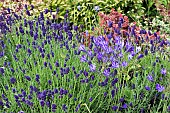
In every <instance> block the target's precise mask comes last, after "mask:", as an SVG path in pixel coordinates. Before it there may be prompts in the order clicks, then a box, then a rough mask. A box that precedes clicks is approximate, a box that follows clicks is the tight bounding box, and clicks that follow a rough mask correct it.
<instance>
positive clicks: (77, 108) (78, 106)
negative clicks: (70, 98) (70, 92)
mask: <svg viewBox="0 0 170 113" xmlns="http://www.w3.org/2000/svg"><path fill="white" fill-rule="evenodd" d="M79 109H80V104H78V105H77V107H76V110H75V112H78V110H79Z"/></svg>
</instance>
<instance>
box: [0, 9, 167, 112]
mask: <svg viewBox="0 0 170 113" xmlns="http://www.w3.org/2000/svg"><path fill="white" fill-rule="evenodd" d="M45 12H46V11H45ZM45 12H41V13H40V15H39V16H38V17H35V18H34V19H33V20H32V19H27V18H23V17H22V16H21V15H16V14H14V15H12V14H11V15H10V16H9V17H8V18H7V19H5V18H4V16H3V15H1V18H0V19H2V20H3V21H1V22H0V25H1V27H0V29H1V33H2V34H3V38H2V39H1V41H0V45H1V51H0V52H1V53H0V60H1V62H0V81H1V82H0V83H1V84H0V94H1V96H0V111H1V112H14V113H15V112H18V113H24V112H25V113H27V112H28V113H29V112H31V113H34V112H40V113H43V112H56V113H60V112H69V113H70V112H89V113H92V112H103V113H105V112H169V111H170V105H169V103H170V99H169V98H170V93H169V90H170V88H169V81H170V73H169V71H170V69H169V68H168V67H169V66H170V63H169V62H170V59H169V55H168V54H166V49H165V48H164V45H167V46H169V45H168V44H169V42H168V41H166V40H163V41H162V40H161V39H159V38H155V40H151V41H150V42H149V43H146V42H143V43H146V44H147V45H146V46H140V45H137V43H134V42H133V41H132V40H130V39H129V40H125V38H121V37H122V36H123V35H122V34H121V33H120V32H119V29H115V33H116V34H117V35H116V36H115V37H114V38H113V36H112V35H111V36H110V38H109V37H108V38H109V39H108V40H106V39H105V38H104V37H103V36H102V35H101V36H91V42H90V44H89V47H86V46H85V45H83V43H84V39H83V38H82V36H81V33H80V31H79V30H80V29H81V28H79V27H78V26H70V21H69V16H68V11H66V14H65V16H64V17H65V18H64V21H63V22H61V23H58V22H56V21H55V19H52V20H50V19H49V18H45V17H44V13H45ZM27 15H28V16H30V15H29V10H27ZM121 22H123V21H121ZM133 33H134V32H133V30H132V31H131V33H130V34H131V35H132V37H133V35H134V34H133ZM155 37H158V36H157V35H156V34H155ZM141 39H142V38H141ZM158 41H160V42H162V43H161V44H160V45H159V46H157V45H156V44H157V42H158Z"/></svg>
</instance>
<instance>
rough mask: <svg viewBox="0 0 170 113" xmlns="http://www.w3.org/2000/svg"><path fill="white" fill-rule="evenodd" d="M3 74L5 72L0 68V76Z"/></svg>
mask: <svg viewBox="0 0 170 113" xmlns="http://www.w3.org/2000/svg"><path fill="white" fill-rule="evenodd" d="M4 72H5V71H4V68H2V67H0V74H2V75H3V74H4Z"/></svg>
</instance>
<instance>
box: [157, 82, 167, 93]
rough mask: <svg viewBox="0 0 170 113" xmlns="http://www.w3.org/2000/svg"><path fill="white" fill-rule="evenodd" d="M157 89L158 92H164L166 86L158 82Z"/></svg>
mask: <svg viewBox="0 0 170 113" xmlns="http://www.w3.org/2000/svg"><path fill="white" fill-rule="evenodd" d="M156 90H157V91H158V92H162V91H163V90H165V87H164V86H161V85H160V84H156Z"/></svg>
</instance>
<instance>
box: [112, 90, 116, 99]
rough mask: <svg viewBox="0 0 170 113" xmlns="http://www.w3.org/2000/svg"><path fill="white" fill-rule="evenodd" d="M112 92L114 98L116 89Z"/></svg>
mask: <svg viewBox="0 0 170 113" xmlns="http://www.w3.org/2000/svg"><path fill="white" fill-rule="evenodd" d="M111 94H112V98H114V96H115V90H114V89H113V90H112V91H111Z"/></svg>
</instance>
